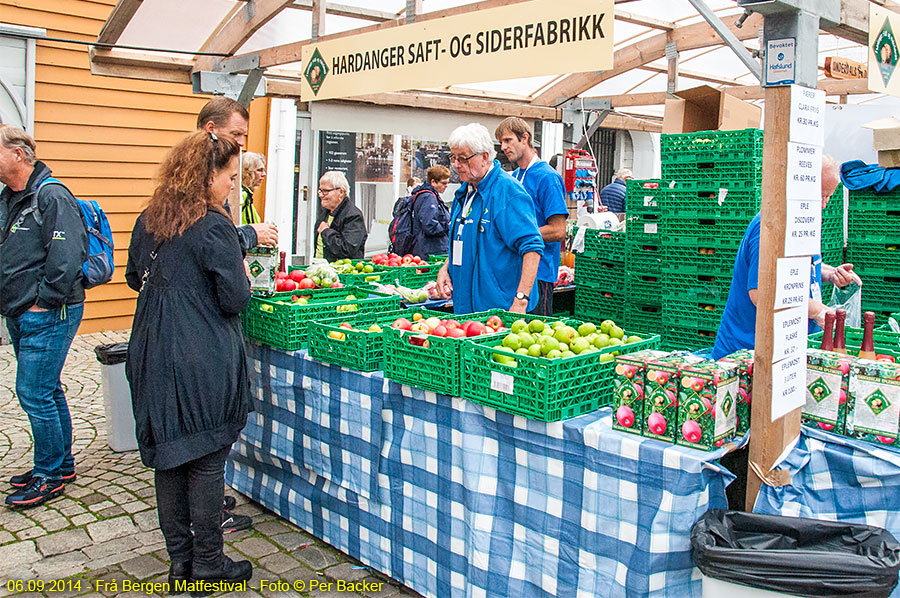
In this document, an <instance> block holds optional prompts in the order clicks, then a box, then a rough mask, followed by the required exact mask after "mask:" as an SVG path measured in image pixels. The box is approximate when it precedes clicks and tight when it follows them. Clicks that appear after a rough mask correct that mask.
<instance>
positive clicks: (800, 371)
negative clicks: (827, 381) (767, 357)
mask: <svg viewBox="0 0 900 598" xmlns="http://www.w3.org/2000/svg"><path fill="white" fill-rule="evenodd" d="M805 404H806V351H804V352H803V353H802V354H800V355H796V356H794V357H789V358H787V359H782V360H781V361H779V362H778V363H775V364H773V365H772V421H775V420H776V419H778V418H779V417H784V416H785V415H787V414H788V413H790V412H791V411H793V410H795V409H799V408H801V407H803V405H805Z"/></svg>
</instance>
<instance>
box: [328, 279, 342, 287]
mask: <svg viewBox="0 0 900 598" xmlns="http://www.w3.org/2000/svg"><path fill="white" fill-rule="evenodd" d="M331 288H332V289H342V288H344V283H342V282H341V281H340V280H339V281H337V282H333V283H331Z"/></svg>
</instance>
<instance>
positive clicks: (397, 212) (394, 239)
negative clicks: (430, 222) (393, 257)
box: [388, 189, 430, 255]
mask: <svg viewBox="0 0 900 598" xmlns="http://www.w3.org/2000/svg"><path fill="white" fill-rule="evenodd" d="M423 193H430V191H428V190H427V189H422V190H421V191H419V192H418V193H416V194H415V195H407V196H406V197H401V198H400V199H398V200H397V203H395V204H394V213H393V215H394V218H393V219H392V220H391V224H390V226H388V237H389V239H388V240H389V241H390V246H389V247H388V250H389V251H391V252H393V253H397V254H400V255H405V254H407V253H412V250H413V249H414V248H415V246H416V236H415V231H414V230H413V228H414V224H415V214H414V213H413V208H415V206H416V198H417V197H419V195H421V194H423Z"/></svg>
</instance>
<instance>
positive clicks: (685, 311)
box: [662, 299, 725, 330]
mask: <svg viewBox="0 0 900 598" xmlns="http://www.w3.org/2000/svg"><path fill="white" fill-rule="evenodd" d="M724 311H725V305H724V304H721V305H720V304H717V303H713V302H704V301H682V300H678V299H672V300H669V301H666V303H665V304H663V316H662V317H663V320H664V321H665V322H677V323H678V324H679V325H680V326H686V327H692V328H699V329H704V330H717V329H718V328H719V322H721V321H722V313H723V312H724Z"/></svg>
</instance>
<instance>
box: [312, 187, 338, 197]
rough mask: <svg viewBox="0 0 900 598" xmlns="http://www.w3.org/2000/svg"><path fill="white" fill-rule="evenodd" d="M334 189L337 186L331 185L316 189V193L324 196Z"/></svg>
mask: <svg viewBox="0 0 900 598" xmlns="http://www.w3.org/2000/svg"><path fill="white" fill-rule="evenodd" d="M335 189H337V187H332V188H331V189H319V190H318V191H316V193H317V194H318V195H319V197H325V196H326V195H328V194H329V193H331V192H332V191H334V190H335Z"/></svg>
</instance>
